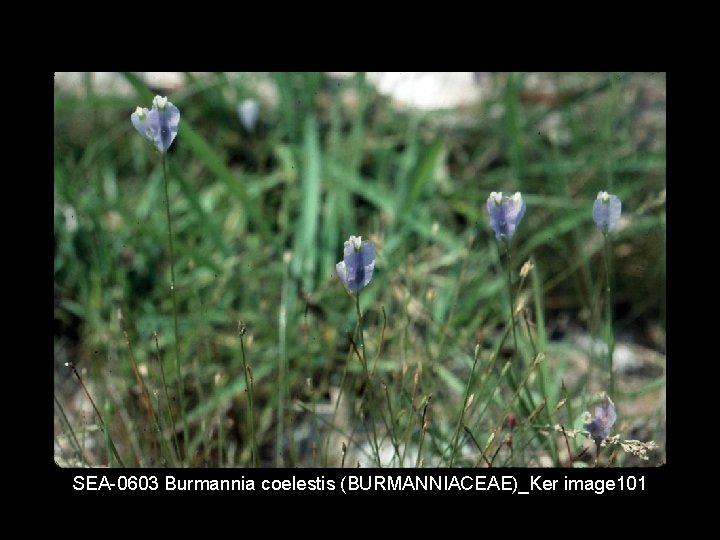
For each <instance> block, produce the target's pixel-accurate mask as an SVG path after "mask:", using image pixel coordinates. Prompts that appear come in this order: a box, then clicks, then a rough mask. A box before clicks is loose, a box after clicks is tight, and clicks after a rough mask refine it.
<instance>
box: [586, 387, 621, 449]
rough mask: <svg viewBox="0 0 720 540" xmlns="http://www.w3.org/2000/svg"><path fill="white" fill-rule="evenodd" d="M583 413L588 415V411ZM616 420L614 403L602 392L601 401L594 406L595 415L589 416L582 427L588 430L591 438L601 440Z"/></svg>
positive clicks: (608, 432)
mask: <svg viewBox="0 0 720 540" xmlns="http://www.w3.org/2000/svg"><path fill="white" fill-rule="evenodd" d="M585 414H587V415H588V416H590V415H589V413H585ZM616 420H617V412H616V411H615V404H614V403H613V402H612V400H611V399H610V397H609V396H608V395H607V394H603V397H602V402H601V403H600V405H599V406H597V407H595V416H591V417H590V418H589V421H588V422H586V423H585V424H584V428H585V430H586V431H589V432H590V436H591V437H592V438H593V439H601V440H602V439H604V438H605V437H607V436H608V435H609V434H610V429H611V428H612V427H613V425H614V424H615V421H616Z"/></svg>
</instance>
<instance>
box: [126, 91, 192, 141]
mask: <svg viewBox="0 0 720 540" xmlns="http://www.w3.org/2000/svg"><path fill="white" fill-rule="evenodd" d="M130 120H132V124H133V126H135V129H137V130H138V131H139V132H140V135H142V136H143V137H145V138H146V139H147V140H148V141H150V142H152V143H154V144H155V146H156V147H157V149H158V150H160V152H167V150H168V148H170V145H171V144H172V142H173V141H174V140H175V136H176V135H177V131H178V123H180V110H179V109H178V108H177V107H176V106H175V105H173V104H172V103H170V102H169V101H168V100H167V98H166V97H160V96H155V99H153V104H152V109H150V110H147V109H144V108H140V107H138V108H137V109H135V112H134V113H132V114H131V115H130Z"/></svg>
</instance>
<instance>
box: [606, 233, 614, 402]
mask: <svg viewBox="0 0 720 540" xmlns="http://www.w3.org/2000/svg"><path fill="white" fill-rule="evenodd" d="M604 259H605V278H606V284H607V288H606V293H607V298H606V306H605V315H606V317H607V333H608V335H607V340H608V361H607V362H608V369H609V370H610V392H609V393H610V395H611V396H613V397H615V372H614V371H613V353H614V351H615V332H613V313H612V312H613V301H612V287H611V286H610V276H611V272H610V267H611V261H610V235H608V234H606V235H605V257H604Z"/></svg>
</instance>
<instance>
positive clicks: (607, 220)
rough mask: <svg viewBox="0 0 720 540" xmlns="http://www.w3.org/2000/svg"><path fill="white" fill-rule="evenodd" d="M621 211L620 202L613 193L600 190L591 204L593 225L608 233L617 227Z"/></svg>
mask: <svg viewBox="0 0 720 540" xmlns="http://www.w3.org/2000/svg"><path fill="white" fill-rule="evenodd" d="M621 211H622V203H621V202H620V199H618V198H617V197H616V196H615V195H610V194H609V193H608V192H607V191H601V192H600V193H598V195H597V199H595V203H594V204H593V209H592V216H593V220H594V221H595V225H597V226H598V228H599V229H600V230H601V231H602V232H603V234H608V233H609V232H610V231H611V230H613V229H614V228H615V227H617V224H618V222H619V221H620V212H621Z"/></svg>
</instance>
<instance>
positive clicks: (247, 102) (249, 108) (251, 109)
mask: <svg viewBox="0 0 720 540" xmlns="http://www.w3.org/2000/svg"><path fill="white" fill-rule="evenodd" d="M258 111H259V107H258V103H257V101H255V100H254V99H244V100H243V101H242V102H241V103H240V105H238V116H239V117H240V123H241V124H242V125H243V127H244V128H245V129H246V130H248V131H249V132H251V133H252V132H253V131H254V129H255V124H256V123H257V119H258Z"/></svg>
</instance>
